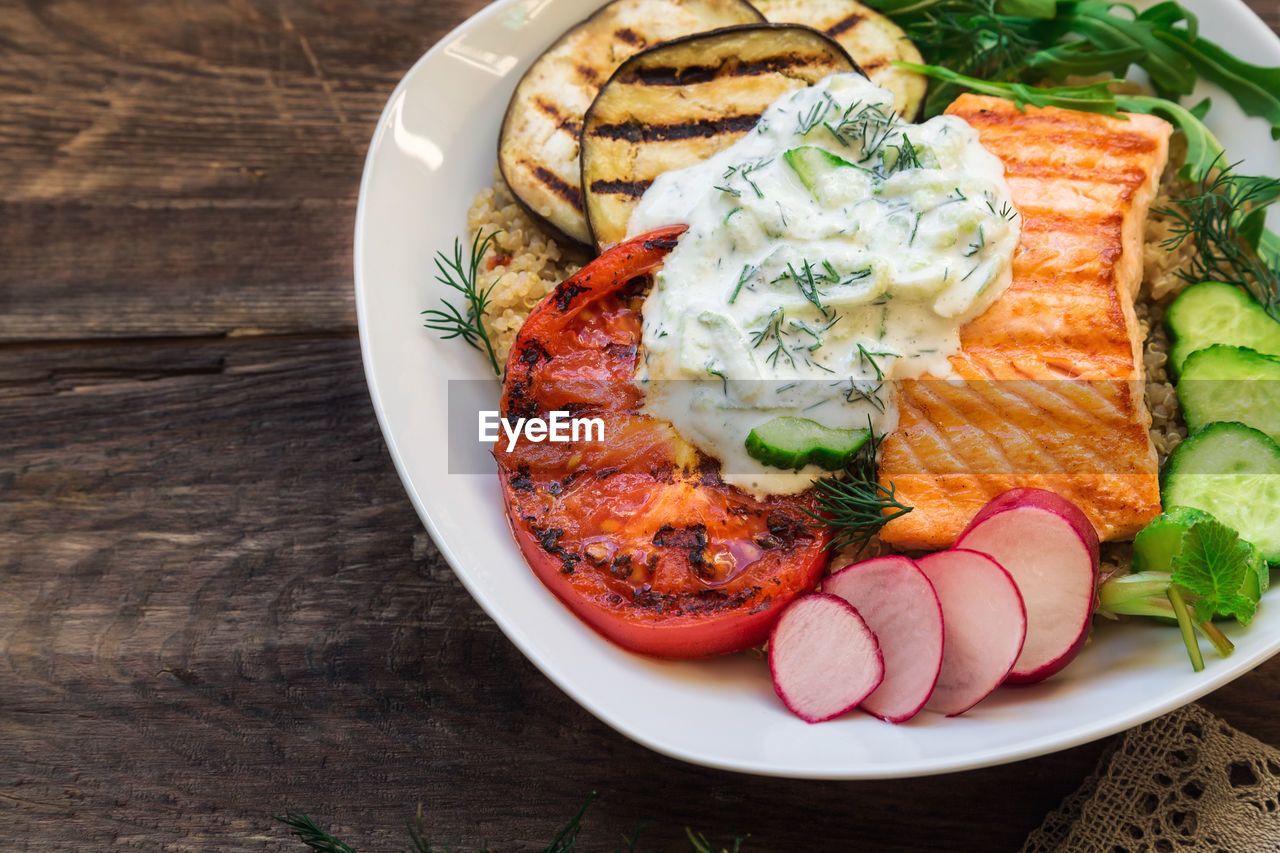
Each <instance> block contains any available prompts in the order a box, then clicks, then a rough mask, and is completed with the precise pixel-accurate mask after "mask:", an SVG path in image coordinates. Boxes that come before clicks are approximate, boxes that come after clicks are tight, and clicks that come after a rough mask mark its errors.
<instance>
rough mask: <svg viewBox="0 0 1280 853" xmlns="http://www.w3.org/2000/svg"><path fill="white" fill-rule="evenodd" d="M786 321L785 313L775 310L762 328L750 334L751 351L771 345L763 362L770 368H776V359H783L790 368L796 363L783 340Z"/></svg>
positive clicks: (778, 309)
mask: <svg viewBox="0 0 1280 853" xmlns="http://www.w3.org/2000/svg"><path fill="white" fill-rule="evenodd" d="M786 319H787V314H786V312H785V311H783V310H782V309H781V308H775V309H773V312H772V313H771V314H770V315H769V319H768V320H767V321H766V322H765V325H764V328H762V329H758V330H756V331H754V332H752V333H751V348H752V349H759V348H760V347H761V346H762V345H763V344H765V343H769V342H772V343H773V349H772V350H770V352H769V354H768V355H767V356H765V361H766V362H767V363H768V364H769V365H770V366H771V367H775V368H776V367H777V366H778V359H780V358H784V357H785V358H786V360H787V362H788V363H789V364H790V365H791V366H792V367H794V366H795V363H796V360H795V357H794V356H792V355H791V351H790V350H788V349H787V343H786V341H785V340H784V339H783V323H785V322H786Z"/></svg>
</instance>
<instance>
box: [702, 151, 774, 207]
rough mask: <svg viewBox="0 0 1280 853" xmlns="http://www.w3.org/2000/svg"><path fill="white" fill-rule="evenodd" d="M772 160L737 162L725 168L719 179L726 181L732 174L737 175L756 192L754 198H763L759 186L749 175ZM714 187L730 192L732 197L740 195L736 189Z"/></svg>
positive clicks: (739, 196)
mask: <svg viewBox="0 0 1280 853" xmlns="http://www.w3.org/2000/svg"><path fill="white" fill-rule="evenodd" d="M772 162H773V159H772V158H766V159H763V160H756V161H754V162H751V163H739V164H738V165H737V166H730V167H729V168H727V169H725V170H724V174H723V175H721V176H720V179H721V180H722V181H728V180H729V179H730V178H731V177H733V176H734V175H737V176H738V177H740V178H742V180H744V181H746V183H747V186H749V187H751V189H752V190H753V191H754V192H755V194H756V198H764V193H763V192H762V191H761V190H760V187H759V186H758V185H757V184H756V182H755V179H754V178H752V177H751V174H752V173H753V172H755V171H757V170H758V169H762V168H764V167H765V166H768V165H769V164H770V163H772ZM716 189H719V190H723V191H724V192H727V193H731V194H732V195H733V197H734V198H741V197H742V193H741V192H740V191H738V190H731V189H725V187H716Z"/></svg>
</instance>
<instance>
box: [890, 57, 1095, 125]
mask: <svg viewBox="0 0 1280 853" xmlns="http://www.w3.org/2000/svg"><path fill="white" fill-rule="evenodd" d="M893 64H894V65H896V66H898V67H899V68H905V69H907V70H908V71H915V72H917V73H920V74H924V75H927V76H929V77H933V78H935V79H937V80H942V81H944V82H947V83H954V84H956V85H957V86H962V87H964V88H966V89H971V90H973V91H975V92H981V93H982V94H984V95H994V96H996V97H998V98H1008V99H1010V100H1012V101H1013V102H1014V104H1016V105H1017V107H1018V108H1019V109H1022V108H1024V107H1025V106H1026V105H1027V104H1031V105H1032V106H1034V107H1062V108H1063V109H1068V110H1080V111H1082V112H1087V113H1106V114H1107V115H1116V114H1117V113H1118V111H1119V108H1118V107H1117V105H1116V96H1115V95H1114V94H1113V93H1112V92H1111V90H1110V89H1108V88H1107V84H1108V83H1109V82H1111V81H1108V80H1104V81H1102V82H1098V83H1089V84H1087V85H1084V86H1058V87H1057V88H1053V89H1043V88H1040V87H1038V86H1028V85H1026V84H1025V83H998V82H995V81H992V80H979V79H978V78H977V77H968V76H966V75H964V74H959V73H957V72H955V71H952V70H951V69H950V68H944V67H942V66H941V65H917V64H915V63H914V62H900V61H895V62H894V63H893Z"/></svg>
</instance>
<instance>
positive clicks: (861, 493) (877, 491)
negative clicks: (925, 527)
mask: <svg viewBox="0 0 1280 853" xmlns="http://www.w3.org/2000/svg"><path fill="white" fill-rule="evenodd" d="M868 426H870V422H868ZM879 450H880V437H879V436H877V435H876V432H875V430H874V429H873V430H871V434H870V437H869V438H868V439H867V441H866V443H865V444H863V445H862V447H860V448H859V449H858V452H857V453H855V454H854V455H853V457H852V458H851V459H850V460H849V462H848V464H847V465H846V466H845V471H844V476H843V477H841V478H836V477H824V478H823V479H821V480H814V481H813V488H814V494H815V495H816V496H817V499H818V508H817V512H809V515H810V516H811V517H812V518H813V519H814V521H815V522H817V523H818V524H819V525H821V526H823V527H826V528H828V529H829V530H831V531H832V533H833V534H834V538H833V539H832V541H831V547H832V548H833V549H835V550H837V551H839V550H841V549H842V548H846V547H849V546H851V545H856V546H857V548H858V550H859V551H861V550H862V549H863V548H865V547H866V546H867V543H868V542H870V541H871V537H872V536H875V535H876V533H878V532H879V531H880V528H882V527H884V526H885V525H886V524H888V523H889V522H890V521H892V520H893V519H895V518H897V517H899V516H902V515H906V514H907V513H909V512H911V510H912V507H910V506H907V505H906V504H904V503H902V502H901V501H899V500H898V498H897V494H896V491H895V489H894V486H893V483H890V484H889V485H888V487H887V488H886V487H885V486H882V485H880V482H879V480H878V479H877V478H876V474H877V470H876V468H877V459H878V455H879ZM806 512H808V511H807V510H806Z"/></svg>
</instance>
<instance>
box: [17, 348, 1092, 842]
mask: <svg viewBox="0 0 1280 853" xmlns="http://www.w3.org/2000/svg"><path fill="white" fill-rule="evenodd" d="M0 390H2V391H3V394H4V396H3V397H0V435H4V436H5V438H6V440H5V450H4V451H3V452H4V458H3V465H0V472H2V473H0V519H3V522H2V523H0V577H3V583H2V584H0V626H3V629H2V630H0V696H3V697H4V698H3V700H0V731H3V732H5V737H4V738H3V739H0V768H3V769H2V770H0V792H2V793H3V796H0V847H5V848H6V849H15V845H16V849H23V844H24V843H28V842H29V843H30V849H50V848H54V849H56V848H58V847H59V846H62V847H65V848H67V849H70V848H72V847H75V846H76V845H78V844H79V845H83V844H90V845H105V844H107V843H120V844H123V845H135V846H139V847H145V848H147V849H169V850H185V849H197V848H202V847H204V848H206V849H207V847H208V845H210V844H212V845H213V846H215V847H216V848H217V849H219V850H262V849H292V845H291V844H290V843H288V842H287V841H286V839H285V834H284V832H283V829H282V828H280V827H277V826H275V825H274V824H273V822H272V821H271V820H270V816H271V815H273V814H276V813H281V812H283V811H284V810H285V809H287V808H293V809H299V810H306V811H308V812H311V813H313V814H314V815H316V816H317V817H322V818H323V819H325V820H327V821H331V822H332V824H333V825H335V826H344V827H347V828H348V829H349V838H348V840H349V841H351V842H352V843H356V842H363V843H365V844H369V845H372V847H370V848H368V849H398V847H397V842H401V841H403V839H404V835H403V833H402V827H403V822H404V820H405V819H406V818H407V817H409V816H410V815H411V814H412V812H413V811H414V809H415V807H416V804H417V803H418V802H423V803H424V807H425V809H426V812H427V814H428V816H429V818H430V826H431V827H432V828H433V832H434V837H435V838H437V839H440V840H444V839H448V840H449V841H450V842H451V843H452V844H453V845H454V849H470V848H471V847H473V846H478V845H479V844H480V843H481V842H483V841H484V840H485V839H489V840H491V841H493V842H494V843H495V844H497V843H499V841H500V842H501V845H500V846H501V848H502V849H540V848H539V847H538V846H537V845H538V842H539V841H541V842H542V843H543V844H545V843H546V840H547V839H548V837H549V835H550V832H551V830H553V829H554V828H555V827H556V826H557V825H558V824H559V823H560V822H562V821H563V820H564V819H566V818H567V817H568V816H569V815H571V814H572V813H573V812H574V811H575V810H576V809H577V807H578V805H579V804H580V803H581V801H582V800H583V798H584V797H585V796H586V795H587V793H588V792H589V791H591V790H598V791H599V792H600V799H599V800H598V802H597V803H596V805H594V806H593V807H592V809H591V811H590V812H589V819H588V821H587V823H586V829H585V830H584V833H586V834H584V840H587V839H589V838H590V839H594V842H593V843H592V844H591V845H590V846H589V847H588V849H597V848H598V847H610V846H611V845H612V844H613V839H615V838H616V837H617V836H618V834H619V833H622V832H625V831H628V830H629V829H631V828H632V827H633V825H634V823H635V822H636V821H637V820H645V821H650V822H652V824H653V825H652V826H650V827H649V829H648V830H646V832H645V835H644V837H645V838H646V839H648V840H649V842H650V844H651V845H653V848H652V849H671V848H672V847H676V849H679V847H678V846H677V845H678V844H679V842H680V840H681V833H682V827H684V826H686V825H688V826H693V827H696V828H698V829H700V830H702V831H704V832H707V833H709V834H713V835H717V836H719V837H721V838H722V839H724V840H726V841H727V840H728V837H729V835H731V834H732V833H733V832H735V831H739V832H751V833H752V842H751V845H750V847H749V848H748V849H755V850H782V849H832V850H834V849H841V847H840V845H841V844H842V842H843V841H844V840H847V839H850V838H858V839H860V843H861V844H862V846H863V849H868V850H874V849H898V850H919V851H924V850H942V849H950V848H949V847H948V842H947V838H948V837H954V834H956V833H959V832H961V831H962V828H963V827H965V826H967V825H970V823H971V820H972V814H973V813H974V810H975V809H979V810H980V811H983V812H984V813H985V815H986V820H987V821H989V822H990V824H991V826H990V827H989V828H988V829H987V830H985V834H984V836H983V837H982V838H980V839H977V840H975V841H974V842H973V844H971V845H969V846H968V847H967V849H970V850H1007V849H1009V848H1010V847H1011V846H1013V845H1014V844H1015V843H1016V842H1017V840H1018V839H1019V838H1021V836H1022V834H1024V833H1025V832H1026V831H1027V830H1029V829H1030V828H1031V827H1032V826H1033V825H1035V824H1036V823H1037V822H1038V820H1039V818H1040V816H1041V815H1042V814H1043V812H1044V811H1045V810H1046V809H1048V808H1049V807H1051V806H1052V805H1053V804H1054V803H1055V802H1056V801H1057V800H1058V798H1060V797H1061V796H1062V795H1064V794H1065V793H1067V792H1068V791H1069V790H1070V789H1071V788H1072V787H1073V786H1074V784H1075V783H1076V781H1077V780H1078V779H1079V778H1080V777H1081V776H1082V775H1083V774H1084V773H1085V772H1087V770H1088V769H1089V767H1090V766H1091V764H1092V762H1093V760H1094V759H1095V757H1096V755H1097V753H1098V750H1099V749H1100V746H1099V745H1093V746H1089V747H1083V748H1081V749H1077V750H1070V751H1068V752H1066V753H1062V754H1060V755H1057V756H1053V757H1050V758H1046V759H1042V760H1039V761H1034V762H1026V763H1023V764H1020V765H1014V766H1011V767H1004V768H993V769H990V770H984V771H980V772H978V773H973V774H968V775H967V776H966V777H965V778H964V784H957V781H956V780H955V779H953V778H949V777H943V778H937V779H925V780H917V781H900V782H882V783H874V784H870V783H869V784H832V783H819V782H806V781H796V780H771V779H762V778H756V777H745V776H739V775H736V774H730V773H724V772H718V771H711V770H706V769H702V768H698V767H694V766H692V765H686V764H683V763H681V762H677V761H674V760H672V759H668V758H665V757H662V756H659V755H657V754H654V753H652V752H650V751H648V750H647V749H645V748H643V747H640V746H638V745H636V744H633V743H631V742H629V741H627V740H625V739H624V738H622V737H621V736H619V735H618V734H616V733H615V732H613V731H612V730H611V729H609V728H607V727H606V726H604V725H603V724H601V723H600V722H598V721H597V720H595V719H594V718H592V717H590V716H589V715H588V714H587V713H586V712H585V711H583V710H582V709H580V708H579V707H578V706H577V705H575V704H574V703H573V702H572V701H570V700H569V699H568V698H567V697H565V696H564V695H563V694H562V693H560V691H559V690H558V689H557V688H555V687H553V686H552V685H551V683H550V682H549V681H547V679H546V678H545V677H543V676H542V675H541V674H540V673H538V672H537V671H536V670H535V669H534V668H533V667H532V666H530V665H529V664H528V663H527V662H526V661H525V660H524V659H523V657H522V656H521V655H520V654H519V653H518V652H517V651H516V650H515V648H514V647H513V646H512V645H511V644H510V643H509V642H508V641H507V640H506V639H505V638H504V637H503V636H502V634H501V633H500V632H499V631H498V629H497V628H496V627H495V626H494V625H493V623H492V622H491V621H490V620H489V619H488V617H486V616H485V615H484V614H483V612H481V611H480V610H479V608H478V607H477V606H476V605H475V603H474V602H473V601H472V600H471V599H470V597H469V596H468V595H467V594H466V592H465V590H463V589H462V587H461V585H460V584H459V583H458V582H457V581H456V579H455V578H454V576H453V574H452V572H451V571H450V570H449V569H448V567H447V566H446V565H444V564H443V562H442V561H441V559H440V557H439V555H438V553H437V552H436V551H435V549H434V547H433V546H431V545H430V544H429V542H428V541H427V539H426V537H425V534H423V533H421V527H420V524H419V522H418V520H417V518H416V517H415V516H414V514H413V512H412V510H411V508H410V506H409V504H408V501H407V500H406V499H405V497H404V493H403V491H402V489H401V487H400V484H399V482H398V480H397V479H396V476H395V474H394V472H393V470H392V468H391V465H390V463H389V461H388V459H387V457H386V454H385V451H384V449H383V446H382V442H381V438H380V436H379V434H378V432H377V428H376V426H375V423H374V419H373V417H372V411H371V409H370V405H369V403H368V399H367V393H366V390H365V386H364V382H363V377H362V375H361V371H360V366H359V357H358V351H357V347H356V345H355V343H354V342H353V341H350V340H344V339H331V340H311V339H305V340H294V339H285V340H276V341H244V340H241V341H223V340H209V341H197V342H190V341H174V342H159V343H151V344H144V343H126V344H106V343H103V344H96V345H90V346H83V347H9V348H6V349H5V350H4V351H3V352H0ZM1002 786H1003V787H1007V786H1017V788H1018V790H1019V796H1018V797H1004V796H999V797H996V796H992V794H991V791H993V790H994V789H998V788H1000V787H1002ZM677 791H678V792H681V793H680V794H679V795H678V796H676V795H673V792H677ZM922 810H923V811H922ZM926 813H927V814H928V815H929V818H928V821H927V822H924V821H923V820H922V816H923V815H924V814H926ZM264 836H266V837H268V838H271V839H274V841H273V842H272V843H267V842H265V841H264V840H263V837H264ZM521 844H523V845H525V847H524V848H520V847H519V845H521Z"/></svg>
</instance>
